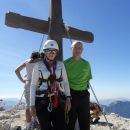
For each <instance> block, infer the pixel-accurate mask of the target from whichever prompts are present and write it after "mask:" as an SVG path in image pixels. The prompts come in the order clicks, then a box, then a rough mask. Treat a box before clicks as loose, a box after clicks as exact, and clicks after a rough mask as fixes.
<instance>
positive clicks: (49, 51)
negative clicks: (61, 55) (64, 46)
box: [45, 49, 57, 54]
mask: <svg viewBox="0 0 130 130" xmlns="http://www.w3.org/2000/svg"><path fill="white" fill-rule="evenodd" d="M45 53H54V54H57V50H50V49H46V50H45Z"/></svg>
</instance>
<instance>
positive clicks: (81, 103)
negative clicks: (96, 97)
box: [68, 89, 90, 130]
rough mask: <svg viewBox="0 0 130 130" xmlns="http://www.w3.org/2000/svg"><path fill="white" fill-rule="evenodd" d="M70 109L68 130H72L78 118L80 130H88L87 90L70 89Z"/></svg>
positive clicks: (88, 104) (88, 95)
mask: <svg viewBox="0 0 130 130" xmlns="http://www.w3.org/2000/svg"><path fill="white" fill-rule="evenodd" d="M71 96H72V102H71V103H72V109H71V111H70V112H69V125H68V127H69V128H68V130H74V128H75V123H76V120H77V118H78V122H79V128H80V130H90V103H89V101H90V99H89V97H90V93H89V92H88V91H87V90H84V91H74V90H72V89H71Z"/></svg>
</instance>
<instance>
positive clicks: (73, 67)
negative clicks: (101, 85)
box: [64, 41, 92, 130]
mask: <svg viewBox="0 0 130 130" xmlns="http://www.w3.org/2000/svg"><path fill="white" fill-rule="evenodd" d="M71 48H72V53H73V56H72V57H71V58H69V59H67V60H65V61H64V64H65V68H66V71H67V75H68V80H69V84H70V90H71V96H72V109H71V111H70V113H69V118H70V120H69V124H68V126H69V130H74V127H75V122H76V120H77V118H78V122H79V127H80V130H90V104H89V102H90V99H89V98H90V94H89V92H88V89H89V80H90V79H92V75H91V67H90V64H89V62H88V61H86V60H84V59H83V58H81V54H82V51H83V44H82V42H81V41H74V42H73V43H72V45H71Z"/></svg>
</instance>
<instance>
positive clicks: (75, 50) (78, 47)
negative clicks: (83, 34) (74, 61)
mask: <svg viewBox="0 0 130 130" xmlns="http://www.w3.org/2000/svg"><path fill="white" fill-rule="evenodd" d="M82 51H83V45H82V43H80V42H78V43H77V44H75V45H74V47H72V52H73V56H81V54H82Z"/></svg>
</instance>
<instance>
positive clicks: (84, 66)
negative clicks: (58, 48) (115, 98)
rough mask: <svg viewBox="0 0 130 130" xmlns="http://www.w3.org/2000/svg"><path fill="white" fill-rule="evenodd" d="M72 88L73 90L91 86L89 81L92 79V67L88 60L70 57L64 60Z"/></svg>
mask: <svg viewBox="0 0 130 130" xmlns="http://www.w3.org/2000/svg"><path fill="white" fill-rule="evenodd" d="M64 64H65V68H66V72H67V76H68V80H69V84H70V88H71V89H73V90H86V89H88V88H89V85H88V83H87V82H88V81H89V80H90V79H92V75H91V67H90V64H89V62H88V61H86V60H84V59H82V58H81V59H80V60H78V61H76V60H74V59H73V58H69V59H67V60H65V61H64Z"/></svg>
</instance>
